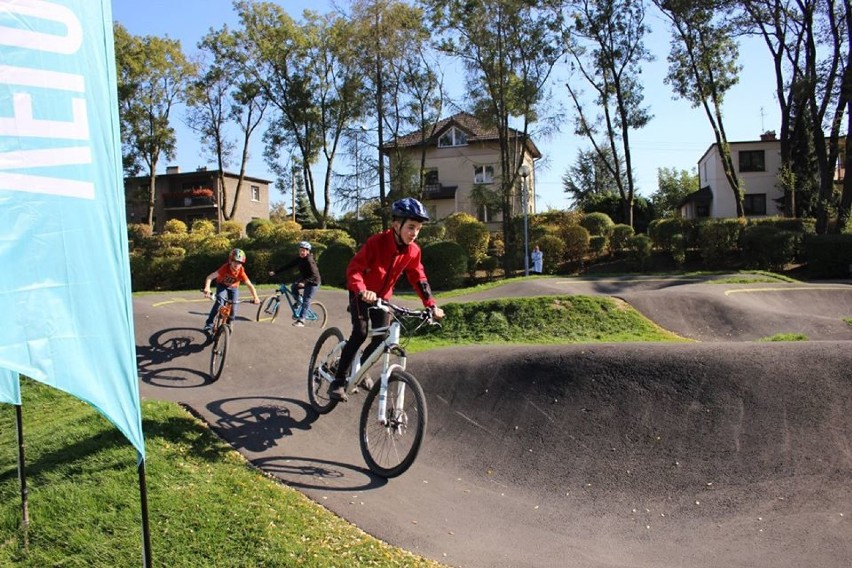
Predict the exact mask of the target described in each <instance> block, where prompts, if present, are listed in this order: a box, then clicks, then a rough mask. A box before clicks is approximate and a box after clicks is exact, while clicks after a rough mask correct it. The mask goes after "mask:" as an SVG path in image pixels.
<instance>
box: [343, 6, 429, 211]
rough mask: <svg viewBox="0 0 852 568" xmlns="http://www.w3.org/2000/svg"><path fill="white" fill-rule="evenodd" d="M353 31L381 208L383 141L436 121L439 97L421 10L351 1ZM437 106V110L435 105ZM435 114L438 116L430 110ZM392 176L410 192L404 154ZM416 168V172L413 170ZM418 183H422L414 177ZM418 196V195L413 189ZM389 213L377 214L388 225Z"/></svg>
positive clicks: (384, 195) (400, 189)
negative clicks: (371, 126) (372, 126)
mask: <svg viewBox="0 0 852 568" xmlns="http://www.w3.org/2000/svg"><path fill="white" fill-rule="evenodd" d="M352 22H353V30H354V31H355V35H354V36H353V40H354V41H353V43H354V44H355V45H356V46H357V49H358V51H359V52H360V53H361V57H360V58H359V65H360V67H361V69H362V76H363V78H364V81H365V88H366V90H367V91H368V92H370V93H372V96H370V97H368V98H367V99H366V100H365V106H364V109H363V110H364V112H365V113H367V114H372V115H373V116H375V121H376V122H375V129H374V130H375V133H376V139H377V140H378V142H377V143H376V144H375V149H376V160H375V161H374V163H375V166H376V173H375V178H376V179H377V181H378V193H379V195H378V198H379V203H380V205H381V206H382V207H384V208H385V210H387V209H389V208H388V207H386V206H387V205H389V200H390V199H389V193H390V192H389V191H388V190H387V188H386V183H385V157H384V153H383V148H382V141H384V140H385V139H388V138H390V139H394V140H396V139H398V138H399V136H400V135H401V134H402V131H403V130H414V129H419V128H421V127H422V126H423V125H424V123H425V122H428V121H429V120H431V121H433V123H434V122H437V120H438V118H439V115H440V103H438V102H436V100H435V96H434V92H435V90H436V89H439V86H438V83H437V78H436V76H435V75H434V73H433V72H432V71H431V69H429V67H428V66H427V65H426V59H425V56H424V45H426V43H427V41H428V39H429V34H428V30H427V29H426V28H425V26H424V23H423V11H422V10H421V9H420V8H417V7H415V6H411V5H409V4H408V3H406V2H402V1H400V0H357V1H356V2H354V3H353V6H352ZM436 108H437V111H436ZM435 114H437V115H438V116H435ZM394 163H395V165H396V167H397V170H398V171H396V172H393V174H394V175H392V176H391V178H392V179H393V180H394V183H395V184H396V187H395V188H394V192H395V193H396V197H399V196H400V195H411V194H415V195H416V192H415V191H412V187H411V186H412V185H413V184H411V183H409V182H410V180H412V179H415V180H417V179H418V178H419V177H420V176H419V175H416V170H414V169H413V168H411V164H409V163H408V161H407V160H396V161H395V162H394ZM412 174H415V175H412ZM417 187H418V188H422V185H420V184H419V183H418V186H417ZM417 197H422V196H421V195H417ZM388 222H389V216H388V215H387V214H384V215H382V225H383V226H384V227H387V226H388Z"/></svg>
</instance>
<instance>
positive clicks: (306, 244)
mask: <svg viewBox="0 0 852 568" xmlns="http://www.w3.org/2000/svg"><path fill="white" fill-rule="evenodd" d="M299 248H300V249H305V250H308V251H309V250H311V243H309V242H308V241H302V242H300V243H299Z"/></svg>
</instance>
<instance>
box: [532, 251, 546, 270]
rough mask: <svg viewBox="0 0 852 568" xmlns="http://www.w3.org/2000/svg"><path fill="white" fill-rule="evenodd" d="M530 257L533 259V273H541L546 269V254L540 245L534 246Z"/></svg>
mask: <svg viewBox="0 0 852 568" xmlns="http://www.w3.org/2000/svg"><path fill="white" fill-rule="evenodd" d="M530 258H531V259H532V272H533V274H541V273H542V271H543V270H544V254H543V253H542V252H541V250H540V249H539V248H538V245H535V248H533V251H532V252H531V253H530Z"/></svg>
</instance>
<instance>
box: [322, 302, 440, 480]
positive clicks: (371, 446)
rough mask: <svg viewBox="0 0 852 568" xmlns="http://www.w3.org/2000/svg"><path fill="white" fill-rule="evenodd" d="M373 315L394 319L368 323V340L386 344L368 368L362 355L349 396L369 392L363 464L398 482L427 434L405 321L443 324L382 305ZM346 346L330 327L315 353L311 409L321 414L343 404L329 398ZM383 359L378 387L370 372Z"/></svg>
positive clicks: (428, 313)
mask: <svg viewBox="0 0 852 568" xmlns="http://www.w3.org/2000/svg"><path fill="white" fill-rule="evenodd" d="M369 309H371V310H382V311H384V312H386V313H389V314H390V315H391V322H390V325H388V326H386V327H381V328H375V329H371V326H370V323H369V320H368V328H367V338H368V340H369V339H370V338H373V337H376V336H383V337H384V341H383V342H382V343H381V344H380V345H379V346H378V347H377V348H376V349H375V351H373V353H371V354H370V357H369V358H368V359H367V360H366V361H364V363H363V364H361V363H360V361H361V353H362V349H359V350H358V353H357V354H356V355H355V357H354V358H353V360H352V365H351V367H350V369H349V373H348V376H347V383H346V392H347V394H350V395H352V394H356V393H357V392H358V390H359V388H364V389H365V390H366V391H367V397H366V398H365V399H364V407H363V408H362V410H361V419H360V421H359V428H358V434H359V439H360V445H361V455H362V456H363V457H364V461H365V462H367V466H368V467H369V468H370V470H371V471H372V472H373V473H375V474H376V475H380V476H382V477H396V476H398V475H400V474H402V473H404V472H405V471H406V470H407V469H408V468H409V467H411V464H412V463H414V460H415V458H417V453H418V452H419V451H420V445H421V443H422V442H423V434H424V432H425V431H426V395H425V394H424V393H423V388H422V387H421V386H420V383H418V382H417V379H416V378H414V376H413V375H412V374H411V373H408V372H406V370H405V362H406V354H405V348H404V346H402V345H401V344H400V335H401V330H402V329H403V326H402V323H401V321H400V318H411V319H417V320H420V321H419V323H418V324H417V325H416V328H415V330H416V329H419V328H420V327H422V326H423V325H427V324H428V325H439V324H437V322H435V320H434V319H433V317H432V310H429V309H426V310H409V309H408V308H404V307H402V306H396V305H394V304H391V303H389V302H386V301H384V300H382V299H379V300H377V301H376V304H375V305H374V306H371V307H370V308H369ZM365 343H367V342H365ZM345 345H346V341H345V340H344V339H343V333H342V332H341V331H340V329H339V328H336V327H331V328H328V329H327V330H325V331H324V332H323V333H322V335H320V337H319V339H317V343H316V345H315V346H314V350H313V353H311V361H310V363H309V366H308V399H309V401H310V403H311V407H313V409H314V410H316V411H317V412H318V413H320V414H327V413H328V412H331V411H332V410H333V409H334V407H335V406H337V403H338V401H337V400H335V399H332V398H331V397H330V396H329V386H330V385H331V382H332V381H333V380H334V374H335V371H336V370H337V363H338V361H340V354H341V352H342V351H343V347H344V346H345ZM392 357H393V359H392ZM380 359H381V361H382V374H381V377H380V379H379V381H378V382H376V383H375V384H373V381H372V379H371V378H370V377H369V376H368V374H367V372H368V371H369V370H370V368H371V367H373V365H375V363H376V362H377V361H379V360H380Z"/></svg>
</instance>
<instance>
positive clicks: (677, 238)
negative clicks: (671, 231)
mask: <svg viewBox="0 0 852 568" xmlns="http://www.w3.org/2000/svg"><path fill="white" fill-rule="evenodd" d="M669 248H670V249H671V254H672V260H674V263H675V266H677V267H678V268H681V267H683V265H684V264H686V239H685V238H684V236H683V235H681V234H676V235H672V237H671V241H670V243H669Z"/></svg>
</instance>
